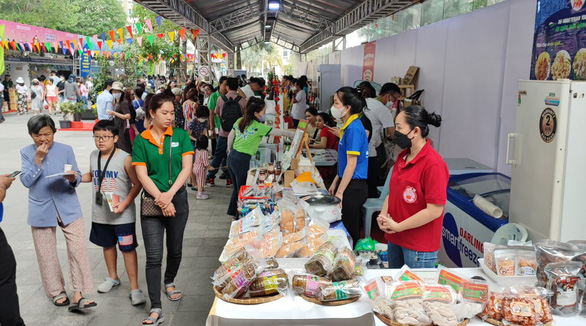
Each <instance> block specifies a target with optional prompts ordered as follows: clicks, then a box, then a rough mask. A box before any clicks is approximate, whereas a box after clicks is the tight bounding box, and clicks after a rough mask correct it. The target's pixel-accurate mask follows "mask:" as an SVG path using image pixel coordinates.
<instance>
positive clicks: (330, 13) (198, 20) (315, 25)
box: [135, 0, 416, 53]
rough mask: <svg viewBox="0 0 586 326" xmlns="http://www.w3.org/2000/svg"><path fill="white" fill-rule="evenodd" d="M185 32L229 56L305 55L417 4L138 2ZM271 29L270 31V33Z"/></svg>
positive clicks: (386, 0) (362, 0)
mask: <svg viewBox="0 0 586 326" xmlns="http://www.w3.org/2000/svg"><path fill="white" fill-rule="evenodd" d="M135 1H136V2H138V3H140V4H141V5H143V6H145V7H146V8H148V9H150V10H152V11H154V12H156V13H158V14H160V15H162V16H164V17H165V18H167V19H170V20H172V21H173V22H175V23H177V24H179V25H181V26H185V27H187V28H200V29H201V30H202V32H203V34H202V35H205V34H206V33H207V34H209V35H210V36H211V38H212V42H213V43H215V44H216V45H218V46H220V47H221V48H224V49H226V50H230V51H237V50H240V49H244V48H246V47H249V46H251V45H254V44H257V43H260V42H265V41H271V42H274V43H277V44H279V45H281V46H284V47H286V48H289V49H291V50H293V51H296V52H301V53H307V52H309V51H311V50H313V49H316V48H318V47H320V46H321V45H323V44H326V43H328V42H331V41H332V40H334V39H336V38H339V37H341V36H344V35H346V34H349V33H351V32H353V31H355V30H356V29H358V28H360V27H362V26H364V25H367V24H369V23H372V22H373V21H375V20H377V19H379V18H382V17H385V16H388V15H392V14H394V13H395V12H397V11H400V10H403V9H405V8H407V7H409V6H411V5H413V4H415V3H416V2H415V1H414V0H280V1H279V2H280V4H281V6H280V9H279V10H278V11H271V10H267V7H268V2H269V1H272V0H208V1H202V0H135ZM267 26H269V27H267Z"/></svg>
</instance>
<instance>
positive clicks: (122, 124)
mask: <svg viewBox="0 0 586 326" xmlns="http://www.w3.org/2000/svg"><path fill="white" fill-rule="evenodd" d="M131 94H132V91H131V90H127V91H126V92H125V91H124V85H122V83H121V82H114V83H113V84H112V96H114V110H113V111H108V115H111V116H113V117H114V124H116V126H117V127H118V131H119V138H118V143H117V145H118V148H120V149H121V150H123V151H125V152H127V153H128V154H132V143H131V141H130V128H131V126H130V120H131V118H132V115H131V111H130V110H131V109H130V107H131V105H132V96H131ZM132 111H133V113H134V115H135V117H136V112H135V111H134V108H132Z"/></svg>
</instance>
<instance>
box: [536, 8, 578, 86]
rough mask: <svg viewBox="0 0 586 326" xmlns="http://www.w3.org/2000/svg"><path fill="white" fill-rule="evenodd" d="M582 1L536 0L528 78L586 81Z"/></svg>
mask: <svg viewBox="0 0 586 326" xmlns="http://www.w3.org/2000/svg"><path fill="white" fill-rule="evenodd" d="M585 2H586V0H538V1H537V14H536V16H535V34H534V38H533V55H532V57H531V79H536V80H559V79H573V80H586V6H585V5H584V3H585Z"/></svg>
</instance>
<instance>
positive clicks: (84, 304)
mask: <svg viewBox="0 0 586 326" xmlns="http://www.w3.org/2000/svg"><path fill="white" fill-rule="evenodd" d="M97 305H98V304H97V303H95V302H92V301H91V300H88V299H86V298H84V297H81V298H80V299H79V301H78V302H77V303H73V304H71V306H69V308H68V309H69V312H73V311H81V310H85V309H87V308H91V307H95V306H97Z"/></svg>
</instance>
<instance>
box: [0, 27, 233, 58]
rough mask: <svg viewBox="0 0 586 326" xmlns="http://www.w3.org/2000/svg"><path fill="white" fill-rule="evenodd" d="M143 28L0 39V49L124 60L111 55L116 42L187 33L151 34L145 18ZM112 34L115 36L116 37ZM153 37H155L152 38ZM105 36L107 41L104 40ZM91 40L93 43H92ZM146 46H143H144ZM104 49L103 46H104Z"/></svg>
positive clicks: (196, 32) (139, 42) (191, 31)
mask: <svg viewBox="0 0 586 326" xmlns="http://www.w3.org/2000/svg"><path fill="white" fill-rule="evenodd" d="M161 20H162V17H161V16H158V17H156V18H155V21H156V23H157V27H158V29H159V31H160V29H161V23H162V21H161ZM144 23H145V26H146V28H144V29H143V25H142V24H141V23H140V22H138V23H136V24H134V27H135V30H133V25H129V26H126V28H118V29H113V30H111V31H109V32H108V33H101V34H100V35H99V36H98V35H97V34H96V35H93V37H91V38H90V37H89V36H86V37H85V38H83V37H82V38H79V39H78V38H74V39H69V40H65V41H53V42H44V43H43V42H40V41H38V39H33V41H32V42H17V41H16V40H1V39H0V46H3V47H4V49H6V50H10V49H12V50H14V51H21V52H24V51H30V52H39V53H41V52H53V53H58V52H59V48H61V51H62V52H63V54H64V55H65V54H67V52H70V53H71V54H72V55H73V54H74V51H75V50H77V51H78V52H79V55H80V56H81V55H82V53H84V52H86V53H87V55H88V56H94V57H95V56H98V55H100V54H101V55H102V56H105V57H108V58H110V57H114V58H117V57H118V56H120V57H121V58H125V57H129V56H131V54H130V53H123V52H122V53H120V55H119V54H118V52H115V49H114V46H115V43H114V42H116V43H118V45H119V47H121V46H122V43H123V42H124V41H126V42H127V43H128V44H133V43H134V42H135V41H136V42H137V43H138V45H139V46H143V43H145V42H143V41H144V40H145V36H146V40H147V41H148V43H150V45H151V46H152V45H153V41H154V38H155V36H156V37H157V38H159V39H162V38H164V37H165V36H168V37H169V39H170V40H171V42H174V41H175V37H176V36H177V35H179V37H180V38H181V40H182V41H183V40H184V39H185V34H186V33H187V29H185V28H183V29H180V30H177V31H171V32H168V33H167V34H166V35H165V33H154V32H155V29H154V28H153V23H152V19H147V20H145V22H144ZM125 31H127V32H128V33H127V34H128V35H130V37H129V38H128V37H125ZM134 31H136V32H137V33H135V32H134ZM189 31H190V33H191V34H192V35H193V38H194V39H195V38H196V37H197V36H198V34H199V32H200V30H199V29H197V30H195V29H190V30H189ZM116 32H117V34H118V35H116ZM145 32H146V33H154V34H149V35H146V34H145ZM155 34H156V35H155ZM107 36H109V39H108V37H107ZM116 36H119V37H118V38H116ZM92 41H93V42H92ZM145 44H146V43H145ZM106 46H107V47H106ZM220 55H221V56H222V58H225V56H226V54H225V53H223V54H216V55H215V57H216V58H219V57H218V56H220ZM212 56H213V57H214V55H213V54H212ZM143 59H145V60H146V61H149V60H156V59H158V60H159V61H160V60H162V57H161V55H160V54H159V55H158V57H157V58H155V57H153V55H152V54H151V55H149V56H148V58H143ZM175 59H179V60H180V61H183V60H188V61H189V62H192V61H195V56H194V55H193V54H181V55H180V56H179V57H178V56H177V55H174V57H173V58H171V59H170V60H171V62H173V61H174V60H175Z"/></svg>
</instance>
